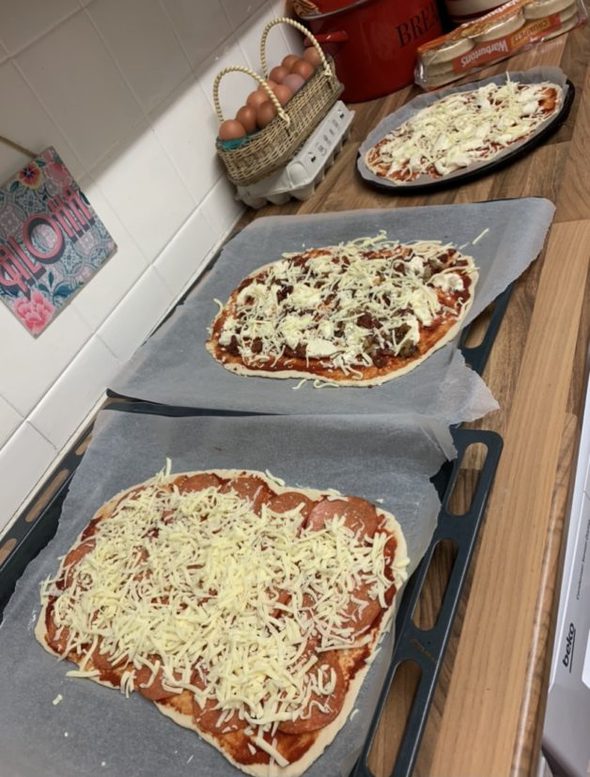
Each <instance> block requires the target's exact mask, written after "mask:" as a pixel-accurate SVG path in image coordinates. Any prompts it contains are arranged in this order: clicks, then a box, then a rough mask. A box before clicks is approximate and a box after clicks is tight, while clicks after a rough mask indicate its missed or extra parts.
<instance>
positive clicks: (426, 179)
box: [356, 67, 569, 191]
mask: <svg viewBox="0 0 590 777" xmlns="http://www.w3.org/2000/svg"><path fill="white" fill-rule="evenodd" d="M508 77H510V79H511V80H512V81H520V82H522V83H524V84H534V83H539V82H540V81H550V82H551V83H553V84H558V85H559V86H561V87H562V89H563V90H564V92H563V98H562V103H561V104H562V105H563V101H564V100H565V96H566V91H567V89H568V88H569V87H568V85H567V83H566V82H567V76H566V74H565V73H564V72H563V70H561V68H559V67H533V68H531V69H530V70H520V71H517V72H514V73H510V72H508V73H502V74H500V75H496V76H491V77H490V78H483V79H482V80H481V81H470V82H469V83H467V84H460V85H459V86H456V85H455V86H453V85H451V86H448V87H446V88H445V89H438V90H437V91H436V92H428V93H426V94H421V95H418V97H415V98H414V99H413V100H410V102H409V103H406V104H405V105H403V106H402V107H401V108H398V110H397V111H394V112H393V113H390V114H389V116H386V117H385V118H384V119H382V120H381V121H380V122H379V124H378V125H377V126H376V127H375V129H373V130H371V132H370V133H369V134H368V135H367V137H366V138H365V140H364V141H363V143H362V144H361V146H360V148H359V151H358V153H359V155H358V158H357V163H356V164H357V169H358V171H359V173H360V174H361V176H362V177H363V178H364V179H365V180H367V181H372V182H373V183H376V184H379V186H382V187H390V188H391V189H395V190H397V191H399V190H400V189H404V190H408V191H411V189H412V188H413V187H415V186H425V185H427V184H429V183H432V184H434V183H437V184H438V183H440V181H441V179H440V178H432V177H431V176H429V175H421V176H420V177H419V178H416V180H415V181H412V182H411V183H408V184H403V183H400V182H399V181H397V182H396V181H390V180H389V179H388V178H383V177H382V176H379V175H376V174H375V173H374V172H373V171H372V170H370V169H369V167H367V164H366V162H365V154H366V153H367V151H368V150H369V149H370V148H371V147H372V146H374V145H375V144H376V143H378V142H379V141H380V140H382V139H383V138H384V137H385V135H387V133H388V132H391V131H392V130H394V129H396V128H397V127H399V126H400V125H401V124H403V123H404V122H405V121H407V120H408V119H411V118H412V117H413V116H415V115H416V114H417V113H418V112H419V111H421V110H422V109H423V108H426V107H427V106H429V105H432V104H433V103H435V102H438V101H439V100H440V99H442V98H443V97H446V96H447V95H448V94H455V93H458V92H470V91H472V90H473V89H478V88H479V87H480V86H485V85H486V84H503V83H505V82H506V80H507V78H508ZM556 115H557V114H555V115H553V116H550V117H549V118H547V119H546V120H545V121H542V122H541V124H539V126H538V127H537V128H536V130H535V131H534V132H533V133H532V134H531V135H529V136H528V137H526V138H525V139H523V140H522V141H518V142H516V143H513V144H512V145H510V146H509V147H508V148H507V149H505V150H504V151H502V152H501V153H500V154H498V156H496V157H494V158H493V160H489V159H486V160H485V161H483V162H478V163H476V164H472V165H469V167H461V168H459V169H458V170H455V171H454V172H452V173H449V175H446V176H445V178H444V180H445V181H451V180H453V178H458V177H459V176H462V175H465V173H467V172H469V173H471V172H472V171H474V170H478V169H479V168H480V167H484V166H485V165H489V164H490V162H499V161H500V160H502V159H503V158H504V157H505V156H507V155H508V154H512V153H514V151H516V149H518V148H520V146H522V145H524V144H525V143H527V142H528V141H530V140H531V139H532V138H534V137H535V136H536V135H538V134H539V132H542V131H543V130H544V129H545V127H546V126H547V125H548V124H550V123H551V122H552V121H553V120H554V119H555V116H556Z"/></svg>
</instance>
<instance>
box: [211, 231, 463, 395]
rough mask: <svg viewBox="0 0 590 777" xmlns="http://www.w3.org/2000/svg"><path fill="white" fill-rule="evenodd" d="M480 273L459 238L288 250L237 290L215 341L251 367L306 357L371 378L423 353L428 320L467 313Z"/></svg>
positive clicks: (376, 240)
mask: <svg viewBox="0 0 590 777" xmlns="http://www.w3.org/2000/svg"><path fill="white" fill-rule="evenodd" d="M476 279H477V272H476V268H475V264H474V262H473V259H472V257H470V256H466V255H463V254H461V253H460V252H459V251H458V250H457V249H456V248H454V247H453V246H452V245H451V244H443V243H441V242H440V241H433V240H418V241H415V242H413V243H401V242H399V241H396V240H391V239H389V238H388V237H387V235H386V234H385V232H380V233H379V234H378V235H375V236H372V237H363V238H358V239H356V240H351V241H349V242H344V243H340V244H339V245H337V246H328V247H323V248H313V249H308V250H307V251H305V252H304V253H301V254H297V253H295V254H283V256H282V258H281V260H280V261H277V262H275V263H273V264H271V265H268V266H267V267H264V268H261V269H260V270H259V271H258V272H257V273H255V274H253V275H252V276H250V277H249V278H247V279H246V281H244V282H243V283H242V284H241V286H240V287H239V288H238V290H237V291H236V292H234V294H233V295H232V297H231V298H230V301H229V303H228V305H227V306H226V308H225V310H224V311H222V312H221V313H219V314H218V315H217V317H216V319H215V320H214V322H213V326H212V333H213V334H212V341H213V342H214V343H215V344H216V345H217V346H218V349H219V351H220V352H221V361H223V359H224V354H228V355H229V354H232V355H238V354H239V356H240V359H241V361H242V363H243V364H245V365H246V366H247V367H252V368H253V369H265V370H271V371H272V370H273V369H274V370H284V369H288V367H289V364H290V362H289V359H294V358H295V357H297V358H298V359H300V360H302V359H304V360H305V364H306V365H307V366H308V367H309V365H310V362H313V365H314V367H315V368H316V369H317V367H318V366H319V367H320V368H322V369H324V370H328V371H329V370H336V371H338V373H339V374H341V375H344V376H347V377H348V378H350V379H352V380H355V379H362V378H363V377H364V376H365V373H364V372H363V371H366V370H367V368H369V369H373V368H374V367H377V368H381V367H385V366H387V365H388V364H389V363H391V360H392V359H395V358H398V359H400V358H401V359H403V358H406V357H411V356H412V355H413V354H415V353H416V352H417V350H418V344H419V342H420V340H421V336H422V331H423V328H424V327H432V326H435V325H436V324H437V322H440V321H442V320H446V319H449V318H451V319H459V318H460V317H461V314H462V311H463V309H464V308H465V306H466V303H467V302H468V300H469V292H470V287H472V286H473V284H474V283H475V281H476ZM297 369H299V367H298V368H297ZM334 385H338V384H337V383H335V384H334Z"/></svg>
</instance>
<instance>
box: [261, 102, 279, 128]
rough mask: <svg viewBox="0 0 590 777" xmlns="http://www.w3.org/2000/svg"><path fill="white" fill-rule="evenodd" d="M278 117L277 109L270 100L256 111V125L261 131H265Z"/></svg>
mask: <svg viewBox="0 0 590 777" xmlns="http://www.w3.org/2000/svg"><path fill="white" fill-rule="evenodd" d="M276 115H277V109H276V108H275V107H274V105H273V104H272V103H271V101H270V100H267V101H266V102H264V103H262V105H261V106H260V107H259V108H258V110H257V111H256V123H257V124H258V126H259V127H260V129H264V128H265V127H266V126H267V125H268V124H270V123H271V121H272V120H273V119H274V117H275V116H276Z"/></svg>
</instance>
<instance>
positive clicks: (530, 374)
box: [240, 26, 590, 777]
mask: <svg viewBox="0 0 590 777" xmlns="http://www.w3.org/2000/svg"><path fill="white" fill-rule="evenodd" d="M589 61H590V29H589V28H588V26H586V27H582V28H578V29H577V30H575V31H573V32H571V33H569V34H568V35H564V36H561V37H559V38H556V39H554V40H553V41H550V42H548V43H546V44H541V45H540V46H537V47H535V48H534V49H532V50H531V51H529V52H526V53H524V54H522V55H519V56H517V57H513V58H512V59H511V60H508V61H506V62H502V63H500V64H499V65H497V66H495V67H493V68H489V69H487V70H485V71H482V73H481V74H480V76H479V77H481V78H484V77H487V76H489V75H493V74H495V73H498V72H503V71H505V70H507V69H510V70H513V71H516V70H523V69H526V68H528V67H533V66H536V65H559V66H560V67H562V68H563V70H564V71H565V72H566V74H567V76H568V77H569V78H570V79H571V81H572V82H573V83H574V85H575V86H576V99H575V102H574V105H573V108H572V111H571V114H570V117H569V118H568V120H567V121H566V122H565V124H564V125H563V126H562V127H561V128H560V129H559V131H558V132H557V133H556V134H555V135H553V136H552V137H551V138H550V139H548V141H547V142H546V143H545V144H544V145H543V146H541V147H539V148H537V149H536V150H534V151H533V152H532V153H530V154H529V155H528V156H526V157H524V158H522V159H521V160H519V161H518V162H516V163H514V164H513V165H511V166H510V167H507V168H505V169H503V170H500V171H498V172H497V173H495V174H493V175H490V176H487V177H485V178H482V179H480V180H477V181H473V182H472V183H470V184H467V185H465V186H462V187H460V188H455V189H449V190H447V191H442V192H437V193H432V194H430V195H419V196H403V197H400V196H392V195H390V194H383V193H381V192H379V191H376V190H372V189H371V188H369V187H367V186H366V185H364V184H363V183H362V182H361V181H360V179H359V177H358V176H357V173H356V168H355V161H356V156H357V149H358V147H359V146H360V144H361V142H362V141H363V139H364V138H365V136H366V135H367V133H368V132H369V130H370V129H372V127H374V126H375V124H376V123H377V122H378V121H380V120H381V119H382V118H383V117H384V116H386V115H387V114H389V113H391V112H392V111H393V110H395V109H396V108H397V107H399V106H400V105H402V104H404V103H405V102H407V100H409V99H411V98H412V97H413V96H415V94H417V90H416V89H415V88H413V87H408V88H406V89H403V90H401V91H399V92H397V93H395V94H393V95H390V96H388V97H386V98H383V99H381V100H375V101H371V102H368V103H364V104H360V105H358V104H357V105H355V106H352V107H353V108H354V109H355V111H356V112H357V113H356V117H355V120H354V123H353V126H352V131H351V136H350V139H349V141H348V142H347V143H346V145H345V146H344V148H343V150H342V153H341V154H340V156H339V157H338V158H337V160H336V163H335V164H334V165H333V167H332V168H331V169H330V170H329V171H328V173H327V175H326V178H325V180H324V182H323V183H322V184H321V185H320V186H319V187H318V189H317V190H316V192H315V193H314V195H313V196H312V197H311V198H310V199H309V200H307V201H306V202H303V203H297V202H294V201H291V202H290V203H288V204H286V205H285V206H282V207H276V206H269V207H267V208H264V209H263V210H261V211H258V212H257V213H256V214H253V213H249V214H248V215H247V216H246V217H245V218H244V219H243V221H242V223H241V225H240V226H242V225H243V224H245V223H247V222H248V221H249V220H251V219H252V218H254V217H256V216H260V215H276V214H277V213H286V214H297V213H316V212H322V211H330V210H331V211H341V210H350V209H357V208H402V207H408V206H413V205H424V204H437V203H440V204H442V203H445V204H446V203H461V202H475V201H481V200H488V199H495V198H504V197H506V198H508V197H524V196H541V197H548V198H549V199H551V200H553V202H555V204H556V206H557V212H556V217H555V220H554V225H553V227H552V229H551V233H550V236H549V240H548V244H547V246H546V250H545V251H544V253H543V254H542V255H541V256H540V257H539V259H538V260H537V261H536V262H534V263H533V264H532V265H531V267H530V268H529V269H528V270H527V272H526V273H525V274H524V275H523V276H522V277H521V278H520V279H519V281H518V282H517V284H516V288H515V290H514V293H513V295H512V298H511V301H510V303H509V306H508V310H507V312H506V315H505V317H504V320H503V323H502V325H501V328H500V332H499V335H498V338H497V340H496V343H495V344H494V347H493V350H492V353H491V356H490V359H489V362H488V366H487V368H486V372H485V374H484V377H485V379H486V381H487V383H488V385H489V386H490V388H491V389H492V391H493V393H494V395H495V396H496V398H497V399H498V401H499V403H500V406H501V407H500V410H499V411H498V412H496V413H494V414H491V415H490V416H488V417H486V418H484V419H482V420H481V421H480V422H478V423H476V424H473V426H476V427H480V428H484V429H493V430H495V431H497V432H499V433H500V434H501V435H502V436H503V438H504V443H505V445H504V451H503V454H502V458H501V461H500V466H499V470H498V473H497V477H496V480H495V484H494V487H493V491H492V494H491V498H490V502H489V506H488V509H487V515H486V520H485V524H484V527H483V530H482V532H481V535H480V539H479V543H478V547H477V549H476V553H475V558H474V563H473V564H472V567H471V570H470V573H469V575H468V581H467V585H466V590H465V593H464V595H463V597H462V601H461V604H460V608H459V613H458V617H457V618H456V621H455V624H454V628H453V632H452V635H451V639H450V644H449V648H448V650H447V655H446V658H445V661H444V664H443V667H442V670H441V674H440V679H439V683H438V687H437V690H436V693H435V697H434V701H433V705H432V708H431V712H430V715H429V718H428V722H427V726H426V731H425V735H424V738H423V741H422V745H421V748H420V752H419V756H418V761H417V764H416V768H415V770H414V774H415V775H416V777H504V775H519V777H520V775H534V774H535V773H536V769H537V764H538V758H539V748H540V733H541V729H542V719H543V712H544V699H545V694H546V688H547V676H548V666H549V660H550V652H551V641H552V636H553V632H552V629H553V624H554V616H555V598H556V590H558V584H559V578H560V572H559V559H560V554H561V552H562V538H563V526H564V518H565V516H566V514H567V505H568V499H569V490H570V487H571V475H572V471H573V463H574V462H575V452H576V447H577V442H578V436H579V429H580V424H581V410H582V399H583V393H584V390H585V385H586V354H587V350H588V342H589V333H590V293H589V292H590V278H589V277H588V264H589V260H590V163H589V161H588V158H589V154H590V67H589ZM476 477H477V461H474V463H473V469H472V470H471V471H467V472H465V473H463V480H462V483H463V486H462V487H461V488H460V489H459V493H458V494H457V495H456V497H455V498H456V500H457V510H458V512H460V504H461V500H462V499H463V500H465V499H467V498H468V496H467V493H466V492H467V491H469V488H470V484H472V483H473V481H474V479H475V478H476ZM463 491H465V493H463ZM452 558H453V553H452V549H448V548H447V549H444V551H443V552H441V553H439V554H437V558H436V559H435V564H434V566H433V569H432V570H431V572H430V578H429V585H428V588H427V592H426V594H425V595H424V597H423V600H422V601H421V602H420V608H419V613H418V615H417V617H418V618H419V619H422V621H423V622H425V623H428V622H431V621H432V618H433V617H435V614H433V613H435V612H436V607H437V602H438V601H440V596H441V591H443V590H444V586H445V584H446V580H447V578H448V570H449V566H450V564H451V563H452ZM415 683H416V670H415V667H413V666H411V665H407V666H404V667H403V671H401V672H400V673H399V678H396V681H395V683H394V687H393V688H392V693H391V694H390V697H389V702H388V705H387V708H386V711H385V714H384V716H383V718H382V721H381V725H380V728H379V731H378V734H377V737H376V740H375V743H374V746H373V750H372V753H371V759H370V765H371V769H372V770H373V771H374V773H375V775H377V777H382V775H383V776H384V775H388V774H390V772H391V769H392V764H393V762H394V758H395V752H396V748H397V744H398V742H399V740H400V737H401V732H402V731H403V726H404V722H405V719H406V714H407V709H408V706H409V704H410V702H411V698H412V695H413V692H414V688H415Z"/></svg>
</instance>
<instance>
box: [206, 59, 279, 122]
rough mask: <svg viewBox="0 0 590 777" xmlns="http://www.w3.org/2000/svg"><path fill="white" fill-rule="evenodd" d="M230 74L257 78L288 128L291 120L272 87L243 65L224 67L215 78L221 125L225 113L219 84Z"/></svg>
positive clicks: (218, 115) (217, 108) (214, 87)
mask: <svg viewBox="0 0 590 777" xmlns="http://www.w3.org/2000/svg"><path fill="white" fill-rule="evenodd" d="M228 73H246V75H248V76H252V78H255V79H256V81H258V82H259V83H260V86H262V88H263V89H264V91H265V92H266V93H267V95H268V98H269V100H270V101H271V102H272V104H273V105H274V107H275V108H276V109H277V114H278V116H279V117H280V118H281V119H282V120H283V121H284V122H285V124H286V125H287V127H288V126H289V125H290V124H291V119H290V118H289V115H288V113H287V112H286V111H285V109H284V108H283V106H282V105H281V104H280V102H279V101H278V100H277V96H276V95H275V93H274V92H273V91H272V89H271V88H270V86H269V85H268V84H267V83H266V81H265V80H264V78H262V76H259V75H258V73H255V72H254V71H253V70H250V68H249V67H244V66H243V65H231V66H230V67H224V68H223V70H220V71H219V73H218V74H217V75H216V76H215V81H214V82H213V104H214V105H215V113H216V114H217V118H218V119H219V122H220V123H221V122H222V121H223V120H224V119H223V111H222V110H221V103H220V102H219V83H220V81H221V79H222V78H223V76H225V75H227V74H228Z"/></svg>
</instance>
